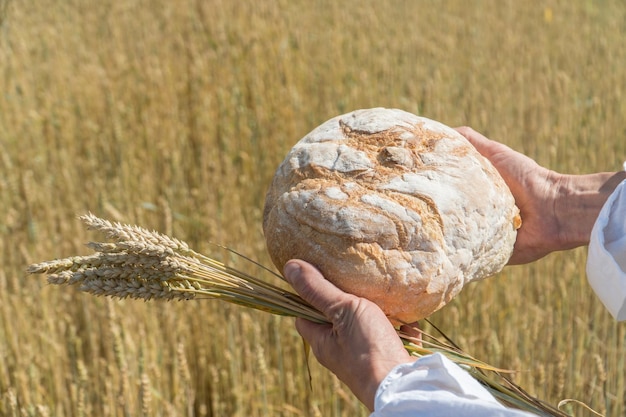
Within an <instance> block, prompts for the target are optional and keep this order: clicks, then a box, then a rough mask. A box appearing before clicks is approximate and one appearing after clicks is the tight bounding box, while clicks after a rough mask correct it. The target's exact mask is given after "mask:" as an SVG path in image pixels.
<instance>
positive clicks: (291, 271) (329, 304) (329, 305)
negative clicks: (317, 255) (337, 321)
mask: <svg viewBox="0 0 626 417" xmlns="http://www.w3.org/2000/svg"><path fill="white" fill-rule="evenodd" d="M283 272H284V275H285V279H286V280H287V282H289V284H291V286H292V287H293V289H294V290H296V292H297V293H298V294H300V297H302V299H303V300H305V301H306V302H308V303H309V304H311V305H312V306H313V307H315V308H316V309H318V310H319V311H320V312H321V313H322V314H323V315H324V316H326V317H332V315H333V307H334V306H337V305H338V304H340V303H341V301H342V300H344V299H345V297H346V296H347V294H346V293H344V292H343V291H342V290H340V289H339V288H337V287H336V286H335V285H333V284H332V283H331V282H330V281H327V280H326V279H325V278H324V276H323V275H322V273H321V272H320V271H318V270H317V268H315V267H314V266H313V265H311V264H309V263H307V262H304V261H301V260H291V261H289V262H287V263H286V264H285V267H284V269H283Z"/></svg>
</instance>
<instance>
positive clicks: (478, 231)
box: [263, 108, 521, 324]
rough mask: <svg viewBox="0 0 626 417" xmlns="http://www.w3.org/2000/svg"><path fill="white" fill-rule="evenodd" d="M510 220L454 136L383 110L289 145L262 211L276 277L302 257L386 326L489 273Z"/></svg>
mask: <svg viewBox="0 0 626 417" xmlns="http://www.w3.org/2000/svg"><path fill="white" fill-rule="evenodd" d="M520 225H521V219H520V216H519V210H518V208H517V207H516V205H515V201H514V199H513V196H512V195H511V192H510V191H509V189H508V187H507V186H506V184H505V183H504V181H503V180H502V178H501V177H500V175H499V174H498V172H497V171H496V169H495V168H494V167H493V166H492V165H491V164H490V162H489V161H488V160H487V159H485V158H484V157H482V156H481V155H480V154H479V153H478V152H477V151H476V150H475V149H474V148H473V146H472V145H471V144H470V143H469V142H468V141H467V140H466V139H465V138H464V137H463V136H462V135H460V134H459V133H458V132H457V131H456V130H454V129H451V128H449V127H447V126H445V125H443V124H441V123H439V122H436V121H433V120H429V119H426V118H424V117H418V116H416V115H413V114H411V113H407V112H405V111H402V110H397V109H384V108H375V109H365V110H357V111H354V112H351V113H348V114H344V115H342V116H338V117H335V118H333V119H331V120H329V121H327V122H325V123H323V124H322V125H320V126H319V127H317V128H316V129H314V130H313V131H312V132H310V133H309V134H308V135H306V136H305V137H304V138H303V139H302V140H300V141H299V142H298V143H297V144H296V145H295V146H294V147H293V149H291V151H290V152H289V154H288V155H287V157H286V158H285V160H284V161H283V162H282V164H281V165H280V166H279V167H278V169H277V171H276V174H275V176H274V179H273V182H272V184H271V186H270V188H269V190H268V192H267V196H266V201H265V209H264V215H263V230H264V233H265V238H266V242H267V248H268V251H269V253H270V256H271V258H272V261H273V262H274V264H275V265H276V266H277V267H278V268H279V269H280V270H282V268H283V266H284V265H285V263H286V262H287V261H288V260H290V259H294V258H298V259H303V260H305V261H308V262H310V263H312V264H313V265H315V266H316V267H317V268H318V269H319V270H320V271H321V272H322V273H323V274H324V276H325V277H326V278H327V279H328V280H329V281H331V282H333V283H334V284H335V285H337V286H338V287H339V288H341V289H343V290H344V291H346V292H350V293H353V294H356V295H358V296H361V297H365V298H368V299H369V300H371V301H373V302H375V303H376V304H378V305H379V306H380V307H381V309H382V310H383V311H384V312H385V313H386V314H387V316H388V317H389V318H390V320H391V321H392V322H394V323H396V324H397V323H410V322H413V321H416V320H418V319H420V318H423V317H427V316H428V315H430V314H431V313H433V312H435V311H436V310H438V309H440V308H441V307H443V306H444V305H445V304H446V303H448V302H449V301H450V300H451V299H452V298H453V297H454V296H455V295H456V294H458V293H459V291H460V290H461V289H462V288H463V286H464V285H465V284H467V283H468V282H470V281H473V280H479V279H482V278H485V277H488V276H490V275H493V274H495V273H497V272H499V271H500V270H501V269H502V268H503V267H504V265H505V264H506V263H507V261H508V260H509V257H510V256H511V253H512V250H513V244H514V243H515V238H516V234H517V228H519V226H520Z"/></svg>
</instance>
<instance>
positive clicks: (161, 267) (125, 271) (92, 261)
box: [28, 214, 567, 417]
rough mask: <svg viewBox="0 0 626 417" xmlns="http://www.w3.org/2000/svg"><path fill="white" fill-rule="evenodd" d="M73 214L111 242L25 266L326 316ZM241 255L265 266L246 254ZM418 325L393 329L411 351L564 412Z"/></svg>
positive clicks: (77, 282)
mask: <svg viewBox="0 0 626 417" xmlns="http://www.w3.org/2000/svg"><path fill="white" fill-rule="evenodd" d="M80 219H81V220H82V221H83V222H84V223H85V224H86V225H87V228H88V229H92V230H97V231H99V232H102V233H103V234H104V235H105V236H106V237H107V238H108V239H109V240H110V241H111V242H90V243H88V244H87V246H88V247H89V248H91V249H93V250H94V251H95V253H94V254H92V255H88V256H74V257H69V258H65V259H57V260H52V261H46V262H41V263H38V264H33V265H31V266H29V267H28V272H29V273H31V274H47V275H48V282H49V283H51V284H57V285H63V284H69V285H74V286H78V289H79V290H81V291H85V292H88V293H91V294H94V295H105V296H111V297H119V298H136V299H143V300H146V301H147V300H153V299H161V300H189V299H193V298H199V297H200V298H212V299H220V300H224V301H227V302H230V303H234V304H238V305H241V306H245V307H249V308H254V309H257V310H262V311H265V312H269V313H272V314H279V315H283V316H291V317H301V318H305V319H308V320H311V321H314V322H318V323H328V320H327V319H326V317H324V316H323V315H322V314H321V313H320V312H319V311H317V310H316V309H315V308H313V307H312V306H311V305H310V304H308V303H307V302H306V301H304V300H303V299H302V298H300V297H299V296H298V295H297V294H295V293H293V292H290V291H286V290H284V289H282V288H280V287H278V286H275V285H272V284H270V283H267V282H265V281H263V280H261V279H258V278H255V277H253V276H251V275H249V274H246V273H243V272H241V271H238V270H236V269H234V268H231V267H229V266H227V265H225V264H224V263H222V262H218V261H216V260H214V259H212V258H209V257H207V256H204V255H202V254H200V253H197V252H195V251H194V250H192V249H191V248H189V246H188V245H187V244H186V243H185V242H183V241H181V240H178V239H175V238H172V237H169V236H166V235H164V234H161V233H158V232H156V231H150V230H147V229H144V228H141V227H138V226H132V225H125V224H120V223H112V222H110V221H107V220H103V219H100V218H98V217H96V216H94V215H93V214H86V215H83V216H81V217H80ZM226 249H227V248H226ZM231 252H233V251H231ZM233 253H235V254H237V253H236V252H233ZM237 255H239V254H237ZM239 256H242V255H239ZM242 258H243V259H245V260H246V261H248V262H251V263H253V264H255V265H256V266H257V267H261V268H263V269H265V270H266V271H269V272H271V271H270V270H269V269H268V268H265V267H263V266H261V265H259V264H258V263H256V262H254V261H252V260H251V259H249V258H246V257H243V256H242ZM271 273H272V274H274V275H276V276H278V277H279V278H281V279H282V277H280V276H279V275H277V274H275V273H274V272H271ZM431 324H432V323H431ZM433 327H434V326H433ZM435 329H436V327H435ZM437 330H438V329H437ZM420 333H421V338H419V339H418V338H415V337H414V336H411V335H408V334H406V333H402V332H400V331H399V332H398V335H399V336H400V337H401V338H402V340H403V341H404V345H405V347H406V349H407V350H408V351H409V353H411V354H412V355H414V356H417V357H419V356H423V355H427V354H431V353H434V352H441V353H443V354H444V355H446V356H447V357H448V358H449V359H451V360H452V361H454V362H455V363H457V364H458V365H460V366H462V367H463V368H465V369H466V370H467V371H468V372H470V374H471V375H472V376H473V377H474V378H476V379H477V380H478V381H479V382H480V383H482V384H483V385H484V386H485V387H486V388H487V389H488V390H489V391H490V392H491V393H492V394H494V396H495V397H496V398H498V399H499V400H500V401H501V402H503V403H504V404H505V405H508V406H512V407H515V408H519V409H523V410H527V411H531V412H533V413H535V414H537V415H540V416H559V417H563V416H567V414H565V413H563V412H562V411H560V410H559V409H558V408H556V407H552V406H551V405H549V404H546V403H545V402H543V401H541V400H539V399H536V398H534V397H532V396H531V395H529V394H528V393H526V392H525V391H524V390H522V389H521V388H520V387H518V386H517V385H515V384H514V383H512V382H511V381H510V380H509V379H508V378H507V377H506V376H505V375H503V372H504V371H502V370H501V369H497V368H495V367H492V366H490V365H488V364H486V363H484V362H481V361H478V360H476V359H474V358H473V357H471V356H470V355H468V354H467V353H465V352H464V351H463V350H461V349H460V348H459V347H458V346H456V345H455V344H454V343H453V342H452V341H451V340H450V339H449V338H448V337H446V336H445V335H444V334H443V333H442V332H441V335H440V336H439V337H434V336H431V335H428V334H425V333H424V332H422V331H420Z"/></svg>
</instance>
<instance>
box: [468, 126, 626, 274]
mask: <svg viewBox="0 0 626 417" xmlns="http://www.w3.org/2000/svg"><path fill="white" fill-rule="evenodd" d="M457 131H458V132H460V133H461V134H462V135H463V136H465V138H467V139H468V140H469V141H470V143H471V144H472V145H473V146H474V147H475V148H476V149H477V150H478V151H479V152H480V153H481V154H482V155H483V156H484V157H485V158H487V159H489V160H490V161H491V163H492V164H493V165H494V166H495V167H496V169H497V170H498V172H499V173H500V175H502V178H503V179H504V181H505V182H506V183H507V185H508V186H509V188H510V190H511V192H512V193H513V196H514V197H515V203H516V205H517V206H518V207H519V209H520V214H521V216H522V218H523V219H524V221H523V223H522V226H521V228H520V229H519V230H518V235H517V240H516V242H515V247H514V250H513V255H512V256H511V259H510V260H509V264H511V265H513V264H525V263H529V262H533V261H535V260H537V259H540V258H542V257H544V256H546V255H547V254H549V253H551V252H554V251H559V250H567V249H572V248H575V247H578V246H583V245H586V244H588V243H589V236H590V234H591V229H592V227H593V224H594V222H595V220H596V218H597V217H598V213H599V212H600V209H601V208H602V206H603V205H604V202H605V201H606V200H607V198H608V197H609V195H610V194H611V193H612V192H613V190H614V189H615V187H616V186H617V185H618V184H619V183H620V182H621V181H622V180H624V179H625V178H626V172H623V171H620V172H601V173H595V174H588V175H566V174H561V173H558V172H555V171H551V170H549V169H547V168H544V167H542V166H540V165H539V164H537V163H536V162H535V161H534V160H532V159H531V158H529V157H527V156H525V155H523V154H521V153H519V152H516V151H514V150H513V149H511V148H509V147H508V146H505V145H503V144H501V143H498V142H496V141H493V140H490V139H487V138H486V137H485V136H483V135H482V134H480V133H478V132H476V131H474V130H473V129H472V128H470V127H459V128H457Z"/></svg>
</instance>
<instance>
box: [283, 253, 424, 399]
mask: <svg viewBox="0 0 626 417" xmlns="http://www.w3.org/2000/svg"><path fill="white" fill-rule="evenodd" d="M284 274H285V278H286V279H287V281H288V282H289V283H290V284H291V285H292V286H293V288H294V289H295V290H296V291H297V292H298V294H300V296H301V297H302V298H303V299H304V300H306V301H307V302H309V303H310V304H311V305H312V306H313V307H315V308H317V309H318V310H319V311H320V312H322V314H324V315H325V316H326V318H327V319H328V320H329V321H330V322H331V324H317V323H313V322H310V321H308V320H304V319H296V329H297V330H298V332H299V333H300V335H301V336H302V337H303V338H304V339H305V340H306V341H307V342H308V343H309V344H310V345H311V349H312V351H313V354H314V355H315V357H316V358H317V359H318V361H319V362H320V363H321V364H322V365H323V366H325V367H326V368H328V369H329V370H330V371H332V372H333V373H334V374H335V375H337V377H338V378H339V379H340V380H341V381H343V382H344V383H345V384H346V385H347V386H348V387H349V388H350V389H351V390H352V392H353V393H354V394H355V395H356V396H357V398H359V400H360V401H361V402H362V403H363V404H365V405H366V406H367V407H368V408H369V409H370V410H372V411H373V409H374V397H375V395H376V390H377V389H378V386H379V385H380V383H381V382H382V380H383V379H384V378H385V377H386V376H387V374H388V373H389V372H390V371H391V369H393V368H394V367H395V366H396V365H399V364H401V363H405V362H413V361H414V360H415V358H412V357H411V356H410V355H409V354H408V353H407V351H406V350H405V349H404V346H403V344H402V341H401V340H400V338H399V337H398V334H397V333H396V330H395V329H394V328H393V326H392V325H391V323H390V322H389V320H388V319H387V317H386V316H385V314H384V313H383V312H382V310H381V309H380V308H379V307H378V306H377V305H376V304H374V303H372V302H371V301H368V300H366V299H365V298H360V297H357V296H354V295H351V294H348V293H345V292H343V291H342V290H340V289H339V288H337V287H336V286H334V285H333V284H332V283H330V282H329V281H327V280H326V279H325V278H324V277H323V276H322V274H321V273H320V272H319V271H318V270H317V269H315V268H314V267H313V266H312V265H310V264H308V263H306V262H304V261H300V260H291V261H289V262H287V264H286V265H285V268H284Z"/></svg>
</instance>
